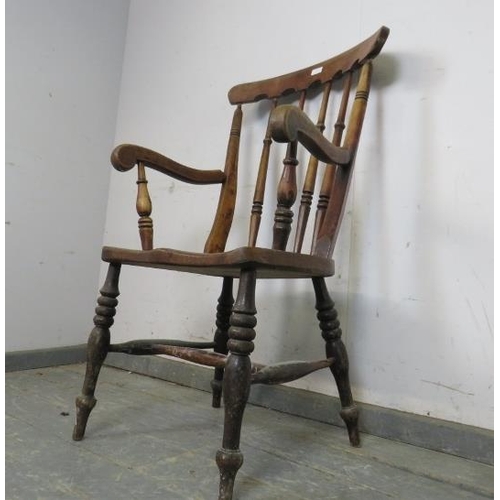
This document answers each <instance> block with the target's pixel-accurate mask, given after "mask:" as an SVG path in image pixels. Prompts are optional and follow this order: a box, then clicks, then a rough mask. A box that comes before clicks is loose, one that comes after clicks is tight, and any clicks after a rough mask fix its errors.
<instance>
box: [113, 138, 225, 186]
mask: <svg viewBox="0 0 500 500" xmlns="http://www.w3.org/2000/svg"><path fill="white" fill-rule="evenodd" d="M139 162H142V163H143V164H144V165H145V166H147V167H149V168H152V169H154V170H157V171H158V172H161V173H163V174H167V175H169V176H170V177H173V178H174V179H178V180H181V181H184V182H189V183H191V184H220V183H222V182H224V180H225V179H226V174H225V173H224V172H223V171H222V170H198V169H195V168H190V167H186V166H184V165H181V164H180V163H177V162H175V161H174V160H171V159H170V158H167V157H166V156H163V155H161V154H159V153H156V152H155V151H152V150H151V149H147V148H143V147H141V146H135V145H134V144H122V145H121V146H117V147H116V148H115V149H114V150H113V152H112V153H111V163H112V165H113V167H115V168H116V170H118V171H120V172H126V171H127V170H130V169H132V168H133V167H134V166H135V165H137V164H138V163H139Z"/></svg>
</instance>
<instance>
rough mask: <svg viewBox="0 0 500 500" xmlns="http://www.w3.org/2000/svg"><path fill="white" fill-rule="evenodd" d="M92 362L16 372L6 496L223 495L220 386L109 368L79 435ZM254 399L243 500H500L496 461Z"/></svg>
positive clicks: (51, 499)
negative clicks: (80, 404)
mask: <svg viewBox="0 0 500 500" xmlns="http://www.w3.org/2000/svg"><path fill="white" fill-rule="evenodd" d="M83 372H84V367H83V365H70V366H65V367H55V368H46V369H37V370H28V371H21V372H12V373H7V374H6V376H5V377H6V397H5V407H6V421H5V423H6V452H5V453H6V456H5V459H6V474H5V482H6V498H7V499H8V500H31V499H37V500H55V499H63V498H64V499H99V500H114V499H127V500H134V499H141V500H143V499H167V500H170V499H172V500H175V499H183V500H195V499H200V500H201V499H215V498H216V497H217V495H216V493H217V487H218V470H217V466H216V465H215V461H214V456H215V451H216V450H217V448H218V447H219V444H220V440H221V435H222V417H223V411H222V410H220V409H219V410H216V409H213V408H211V406H210V400H211V397H210V395H209V394H208V393H205V392H202V391H198V390H195V389H190V388H185V387H181V386H177V385H173V384H170V383H168V382H164V381H161V380H157V379H152V378H149V377H144V376H141V375H136V374H132V373H128V372H125V371H121V370H117V369H113V368H104V369H103V372H102V375H101V380H100V383H99V386H98V391H97V394H96V396H97V398H98V400H99V403H98V405H97V406H96V408H95V409H94V412H93V414H92V416H91V419H90V422H89V426H88V429H87V435H86V438H85V439H84V440H83V441H81V442H79V443H75V442H73V441H72V440H71V432H72V427H73V420H74V414H75V412H74V406H73V401H74V397H75V395H76V394H77V393H78V392H79V390H80V385H81V381H82V377H83ZM362 439H363V443H362V444H363V446H362V448H359V449H354V448H351V447H350V446H349V445H348V440H347V436H346V433H345V431H344V430H343V429H341V428H337V427H333V426H330V425H327V424H322V423H318V422H314V421H311V420H305V419H301V418H298V417H294V416H290V415H286V414H283V413H278V412H275V411H271V410H267V409H264V408H259V407H255V406H248V407H247V411H246V412H245V419H244V429H243V434H242V444H241V449H242V452H243V453H244V456H245V462H244V464H243V467H242V468H241V469H240V471H239V473H238V476H237V484H236V487H235V498H237V499H240V500H247V499H248V500H250V499H252V500H256V499H262V500H264V499H265V500H279V499H287V500H288V499H289V500H304V499H346V500H355V499H363V500H379V499H380V500H381V499H398V500H416V499H421V500H444V499H449V500H457V499H482V498H493V468H492V467H490V466H487V465H483V464H479V463H475V462H471V461H468V460H464V459H460V458H457V457H453V456H449V455H445V454H442V453H437V452H432V451H427V450H423V449H421V448H416V447H413V446H408V445H404V444H400V443H395V442H392V441H388V440H384V439H381V438H377V437H373V436H368V435H364V436H362Z"/></svg>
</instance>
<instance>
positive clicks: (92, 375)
mask: <svg viewBox="0 0 500 500" xmlns="http://www.w3.org/2000/svg"><path fill="white" fill-rule="evenodd" d="M388 34H389V30H388V29H387V28H385V27H382V28H380V29H379V30H378V31H377V32H376V33H374V34H373V35H372V36H371V37H369V38H368V39H366V40H365V41H363V42H361V43H360V44H358V45H356V46H354V47H352V48H351V49H349V50H347V51H345V52H343V53H341V54H339V55H338V56H335V57H333V58H330V59H328V60H326V61H323V62H320V63H318V64H315V65H312V66H309V67H307V68H304V69H302V70H299V71H295V72H293V73H289V74H286V75H282V76H280V77H276V78H272V79H268V80H264V81H260V82H253V83H248V84H244V85H239V86H236V87H233V88H232V89H231V90H230V92H229V100H230V102H231V103H232V104H236V107H235V109H234V113H233V119H232V122H231V127H230V133H229V140H228V145H227V151H226V160H225V164H224V171H221V170H200V169H194V168H190V167H187V166H185V165H182V164H180V163H177V162H175V161H174V160H172V159H170V158H168V157H166V156H163V155H162V154H160V153H157V152H155V151H152V150H149V149H147V148H144V147H140V146H136V145H131V144H124V145H121V146H118V147H116V148H115V149H114V151H113V153H112V155H111V162H112V164H113V166H114V167H115V168H116V169H117V170H119V171H122V172H126V171H128V170H131V169H132V168H134V167H135V166H137V185H138V189H137V200H136V208H137V213H138V215H139V234H140V238H141V247H142V250H134V249H124V248H114V247H104V248H103V250H102V259H103V260H104V261H105V262H108V263H109V264H110V267H109V273H108V278H107V281H106V284H105V286H104V288H103V289H102V290H101V297H100V298H99V300H98V303H99V306H98V308H97V309H96V312H97V315H96V317H95V319H94V323H95V328H94V330H93V331H92V332H91V334H90V337H89V358H88V365H87V366H88V369H87V376H86V379H85V382H84V387H83V392H82V396H80V397H79V398H77V408H78V411H79V413H78V418H77V425H76V427H75V433H74V439H75V440H81V439H82V437H83V433H84V430H85V426H86V423H87V418H88V415H89V413H90V411H91V409H92V408H93V406H94V405H95V398H94V391H95V385H96V381H97V377H98V375H99V370H100V366H101V365H102V362H103V360H104V358H105V357H106V355H107V353H108V351H110V350H111V351H114V352H122V353H128V354H135V355H145V354H146V355H147V354H165V355H168V356H174V357H179V358H181V359H184V360H187V361H190V362H194V363H197V364H201V365H205V366H211V367H214V368H215V374H214V379H213V381H212V388H213V400H212V404H213V406H215V407H217V406H219V405H220V398H221V388H222V396H223V398H224V415H225V416H224V432H223V440H222V447H221V448H220V449H219V451H218V452H217V454H216V462H217V465H218V467H219V471H220V486H219V500H231V499H232V498H233V489H234V484H235V477H236V473H237V471H238V470H239V468H240V467H241V465H242V463H243V454H242V452H241V450H240V437H241V426H242V420H243V413H244V410H245V406H246V402H247V400H248V397H249V393H250V387H251V384H252V383H254V384H277V383H283V382H287V381H292V380H296V379H297V378H300V377H302V376H305V375H307V374H308V373H311V372H312V371H314V370H316V369H321V368H325V367H329V368H330V370H331V372H332V374H333V376H334V379H335V382H336V384H337V387H338V390H339V395H340V400H341V403H342V409H341V412H340V415H341V417H342V419H343V420H344V422H345V423H346V426H347V430H348V434H349V440H350V442H351V444H352V445H353V446H359V428H358V409H357V407H356V405H355V404H354V400H353V397H352V394H351V388H350V383H349V374H348V369H349V362H348V358H347V352H346V350H345V346H344V344H343V342H342V340H341V338H340V336H341V330H340V328H339V324H338V320H337V312H336V310H335V308H334V304H333V302H332V300H331V299H330V296H329V294H328V290H327V288H326V283H325V280H324V278H325V277H327V276H331V275H332V274H333V272H334V264H333V261H332V260H331V257H332V253H333V249H334V246H335V241H336V238H337V234H338V231H339V227H340V223H341V219H342V214H343V211H344V207H345V200H346V197H347V193H348V189H349V185H350V181H351V178H352V172H353V167H354V161H355V158H356V152H357V149H358V145H359V141H360V137H361V130H362V125H363V120H364V116H365V111H366V106H367V101H368V95H369V92H370V84H371V73H372V59H373V58H374V57H375V56H376V55H377V54H378V53H379V52H380V50H381V49H382V46H383V45H384V43H385V41H386V39H387V36H388ZM354 74H355V75H356V76H353V75H354ZM342 79H343V80H344V84H343V87H342V88H343V90H342V94H341V99H340V106H339V109H338V112H337V121H336V122H335V124H334V127H333V139H332V140H331V141H330V140H329V139H328V138H327V137H331V134H332V132H331V131H330V132H328V134H325V131H326V117H327V113H328V112H329V111H330V110H329V103H330V102H332V101H334V102H336V99H331V98H330V94H331V92H332V91H333V90H335V91H338V88H337V87H339V85H340V83H339V84H337V83H336V84H335V86H334V82H336V81H337V80H339V81H340V80H342ZM354 81H357V85H354ZM320 87H322V88H321V92H317V90H320ZM334 87H335V89H334ZM351 87H353V88H355V98H354V101H353V103H352V106H351V109H350V111H349V112H348V109H347V108H348V102H349V95H350V92H351ZM318 94H319V95H320V96H321V102H320V107H319V113H318V116H317V118H316V119H315V121H313V120H312V119H311V118H309V116H308V113H307V109H308V107H307V106H306V103H308V100H309V99H313V100H314V99H315V97H316V96H317V95H318ZM283 96H286V102H280V98H281V97H283ZM264 98H266V99H269V100H270V101H271V103H270V106H269V110H270V115H269V119H268V124H267V128H266V130H265V132H264V140H263V149H262V154H261V160H260V164H259V167H258V174H257V180H256V186H255V191H254V198H253V204H252V208H251V212H250V213H249V217H250V227H249V236H248V240H247V246H242V247H239V248H236V249H234V250H229V251H226V243H227V241H228V236H229V234H230V230H231V226H232V222H233V216H234V211H235V206H236V197H237V191H238V189H237V187H238V168H239V150H240V140H241V137H242V128H243V108H242V104H244V103H250V102H254V101H257V100H261V99H264ZM294 99H295V100H294ZM290 103H293V104H290ZM347 116H348V117H347ZM345 127H346V133H345V137H344V140H343V141H342V136H343V130H344V128H345ZM261 137H262V136H261ZM272 141H274V142H278V143H279V142H283V143H286V153H285V155H284V158H283V168H282V172H281V177H280V180H279V182H278V186H277V193H276V208H275V211H274V225H273V226H272V228H273V240H272V244H271V247H272V248H264V247H257V246H256V243H257V236H258V232H259V227H260V225H261V223H262V213H263V204H264V194H265V189H266V183H267V181H268V173H269V158H270V148H271V144H272ZM301 147H304V148H305V149H306V150H307V151H308V152H309V153H310V155H311V156H310V159H309V162H308V166H307V170H306V171H305V176H304V177H305V178H304V185H303V187H302V188H300V187H299V185H298V177H299V176H298V174H297V170H298V169H299V168H302V167H301V166H300V164H299V158H300V154H299V153H300V151H299V148H301ZM320 162H324V163H326V164H327V166H326V168H325V174H324V178H323V180H322V182H321V186H322V187H321V191H320V198H319V203H318V210H317V214H316V216H315V218H314V221H315V227H314V229H313V231H312V244H311V253H302V248H303V246H304V238H305V234H306V231H307V225H308V220H309V213H310V211H311V207H312V200H313V197H314V196H315V188H316V184H317V182H316V181H317V173H318V167H319V163H320ZM146 167H147V168H152V169H155V170H157V171H159V172H162V173H164V174H166V175H169V176H171V177H173V178H174V179H177V180H180V181H184V182H188V183H193V184H220V197H219V202H218V206H217V210H216V213H215V217H214V222H213V225H212V228H211V230H210V233H209V235H208V238H207V240H206V243H205V247H204V251H203V252H188V251H179V250H175V249H170V248H155V246H154V242H153V221H152V218H151V213H152V203H151V197H150V195H149V192H148V184H147V179H146ZM299 193H301V194H302V195H301V201H300V206H299V213H298V221H297V224H296V235H295V240H294V242H293V251H287V246H288V243H289V236H290V234H291V233H292V227H293V225H294V220H295V214H294V205H295V202H296V200H297V197H298V194H299ZM123 264H127V265H134V266H143V267H152V268H160V269H166V270H176V271H183V272H189V273H196V274H204V275H209V276H219V277H222V278H223V289H222V292H221V296H220V298H219V303H218V307H217V319H216V326H217V330H216V332H215V338H214V342H209V343H208V344H203V345H201V346H200V345H199V344H198V343H190V342H187V343H184V344H179V343H176V342H170V343H169V342H168V341H161V342H158V343H155V342H154V340H153V341H152V342H145V341H135V342H134V341H132V342H126V343H123V344H111V345H110V332H109V327H110V326H111V324H112V320H111V319H110V318H112V316H113V315H114V313H115V307H116V303H117V301H116V296H117V295H118V275H119V269H120V266H121V265H123ZM234 278H237V279H239V285H238V294H237V298H236V301H235V302H234V304H233V299H232V292H231V289H232V280H233V279H234ZM269 278H285V279H295V278H309V279H312V282H313V286H314V290H315V294H316V309H317V311H318V314H317V316H318V320H319V329H320V330H321V334H322V336H323V338H324V340H325V342H326V357H327V358H328V359H327V360H320V361H298V362H291V363H280V364H277V365H271V366H266V367H261V366H258V365H255V364H252V362H251V360H250V354H251V353H252V351H253V348H254V344H253V340H254V338H255V335H256V332H255V329H254V328H255V326H256V312H257V310H256V304H255V287H256V281H257V279H269ZM200 347H203V348H205V347H208V348H214V351H215V352H206V351H204V350H202V349H200Z"/></svg>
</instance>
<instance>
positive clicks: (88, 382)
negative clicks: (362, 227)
mask: <svg viewBox="0 0 500 500" xmlns="http://www.w3.org/2000/svg"><path fill="white" fill-rule="evenodd" d="M119 277H120V265H119V264H110V265H109V268H108V274H107V276H106V281H105V282H104V286H103V287H102V288H101V290H100V293H101V296H100V297H99V298H98V299H97V304H98V305H97V307H96V310H95V312H96V315H95V316H94V325H95V326H94V328H93V330H92V331H91V332H90V336H89V340H88V344H87V370H86V372H85V380H84V382H83V388H82V394H81V395H80V396H78V397H77V398H76V425H75V428H74V430H73V439H74V440H75V441H81V440H82V439H83V435H84V434H85V428H86V426H87V421H88V418H89V415H90V412H91V411H92V409H93V408H94V406H95V405H96V402H97V400H96V399H95V397H94V393H95V388H96V384H97V378H98V377H99V372H100V371H101V367H102V364H103V363H104V360H105V359H106V356H107V354H108V350H109V342H110V333H109V328H110V327H111V325H112V324H113V322H114V320H113V316H114V315H115V314H116V306H117V305H118V300H117V299H116V297H118V295H119V294H120V292H119V291H118V279H119Z"/></svg>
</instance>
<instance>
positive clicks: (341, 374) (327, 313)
mask: <svg viewBox="0 0 500 500" xmlns="http://www.w3.org/2000/svg"><path fill="white" fill-rule="evenodd" d="M313 285H314V291H315V294H316V310H317V311H318V314H317V317H318V320H319V326H320V328H321V335H322V336H323V338H324V339H325V342H326V356H327V357H328V358H334V362H333V364H332V365H331V367H330V370H331V372H332V374H333V376H334V378H335V382H336V383H337V388H338V391H339V397H340V404H341V405H342V410H341V411H340V416H341V417H342V420H343V421H344V422H345V424H346V427H347V432H348V434H349V441H350V442H351V445H352V446H359V445H360V441H359V429H358V416H359V410H358V408H357V406H356V405H355V403H354V400H353V398H352V393H351V384H350V382H349V359H348V357H347V351H346V348H345V345H344V343H343V342H342V339H341V336H342V330H341V329H340V323H339V321H338V319H337V311H336V310H335V304H334V302H333V300H332V299H331V298H330V295H329V293H328V289H327V288H326V283H325V280H324V278H313Z"/></svg>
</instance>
